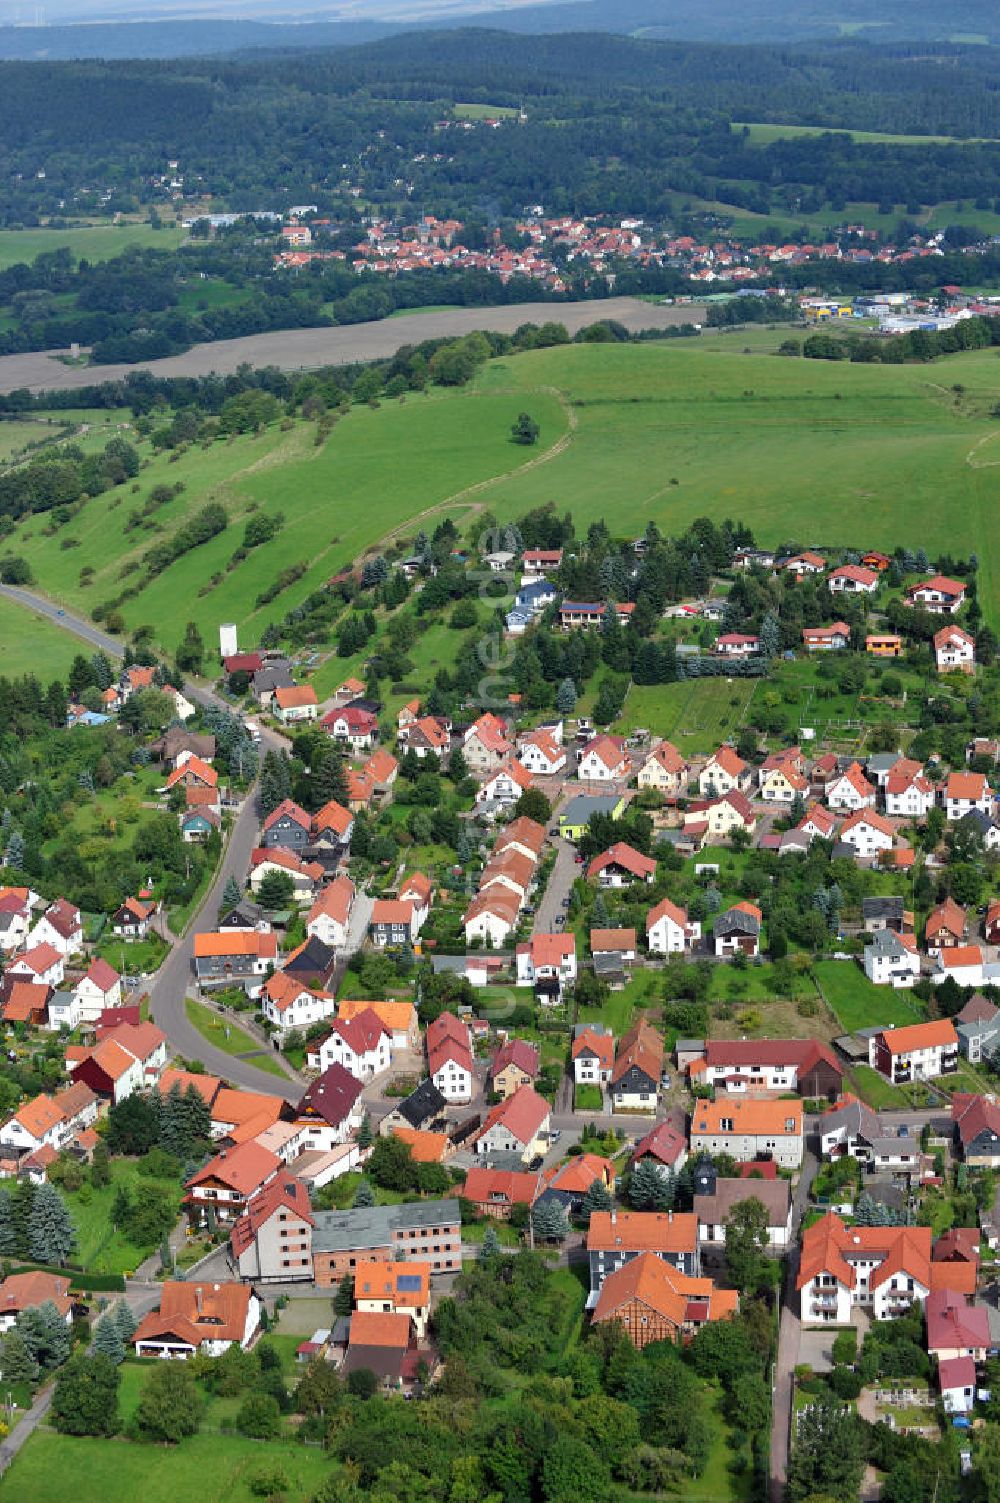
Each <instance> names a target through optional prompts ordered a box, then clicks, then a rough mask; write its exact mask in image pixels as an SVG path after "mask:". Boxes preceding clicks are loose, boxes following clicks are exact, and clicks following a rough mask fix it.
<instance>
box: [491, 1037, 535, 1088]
mask: <svg viewBox="0 0 1000 1503" xmlns="http://www.w3.org/2000/svg"><path fill="white" fill-rule="evenodd" d="M538 1061H539V1053H538V1049H537V1048H536V1047H535V1045H534V1044H529V1043H528V1041H527V1039H508V1040H507V1042H506V1044H501V1045H500V1048H499V1049H498V1050H497V1052H496V1053H495V1054H494V1056H493V1058H492V1060H491V1061H490V1075H491V1076H493V1077H494V1079H495V1078H496V1076H497V1075H499V1074H500V1072H501V1070H506V1068H507V1066H508V1065H513V1066H514V1067H515V1068H516V1069H518V1070H523V1072H524V1074H525V1075H530V1076H531V1077H532V1079H534V1077H535V1076H536V1075H537V1074H538Z"/></svg>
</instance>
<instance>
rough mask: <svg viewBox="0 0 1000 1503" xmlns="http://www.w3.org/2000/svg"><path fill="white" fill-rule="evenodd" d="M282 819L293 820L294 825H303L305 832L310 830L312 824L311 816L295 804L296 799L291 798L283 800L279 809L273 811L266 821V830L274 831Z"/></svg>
mask: <svg viewBox="0 0 1000 1503" xmlns="http://www.w3.org/2000/svg"><path fill="white" fill-rule="evenodd" d="M282 819H290V820H292V821H293V823H294V824H297V825H301V826H302V828H303V830H308V829H309V828H310V824H311V822H310V819H309V815H308V814H307V813H306V811H305V810H304V809H303V807H302V805H301V804H297V803H295V801H294V799H290V798H283V799H282V800H281V803H280V804H279V805H278V806H277V808H276V809H272V811H271V813H270V814H269V815H268V816H267V818H266V819H265V821H264V829H265V830H272V829H273V828H274V826H275V825H276V824H277V823H278V821H279V820H282Z"/></svg>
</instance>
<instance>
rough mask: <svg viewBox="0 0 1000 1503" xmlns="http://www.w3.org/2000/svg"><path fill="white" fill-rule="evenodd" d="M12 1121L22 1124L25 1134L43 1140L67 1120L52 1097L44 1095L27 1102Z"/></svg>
mask: <svg viewBox="0 0 1000 1503" xmlns="http://www.w3.org/2000/svg"><path fill="white" fill-rule="evenodd" d="M10 1120H11V1121H12V1122H20V1124H21V1126H22V1127H23V1128H24V1130H25V1132H29V1133H30V1134H31V1136H32V1137H33V1138H43V1137H44V1136H45V1134H46V1133H47V1132H51V1131H52V1129H53V1128H54V1127H58V1126H59V1124H60V1123H61V1122H62V1121H64V1120H65V1119H64V1113H63V1112H62V1111H61V1110H60V1108H59V1107H58V1106H56V1104H55V1102H54V1101H53V1099H52V1097H51V1096H47V1095H44V1094H43V1095H41V1096H33V1097H32V1099H31V1100H30V1101H26V1102H25V1103H24V1105H23V1106H21V1107H19V1108H18V1110H17V1111H16V1112H15V1113H14V1115H13V1117H12V1118H11V1119H10Z"/></svg>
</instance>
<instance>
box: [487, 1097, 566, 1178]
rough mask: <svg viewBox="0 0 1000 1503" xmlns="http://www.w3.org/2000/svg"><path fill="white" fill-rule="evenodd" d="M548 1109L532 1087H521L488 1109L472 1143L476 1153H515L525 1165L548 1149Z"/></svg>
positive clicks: (550, 1112) (549, 1112) (549, 1110)
mask: <svg viewBox="0 0 1000 1503" xmlns="http://www.w3.org/2000/svg"><path fill="white" fill-rule="evenodd" d="M551 1122H552V1108H551V1106H550V1105H549V1103H548V1102H547V1101H546V1100H545V1097H544V1096H539V1094H538V1092H537V1091H536V1090H535V1088H534V1086H530V1085H525V1086H521V1088H520V1089H519V1090H517V1091H515V1092H514V1094H513V1096H508V1097H507V1099H506V1100H505V1101H501V1102H498V1104H497V1105H496V1106H494V1107H492V1108H491V1110H490V1112H489V1114H488V1115H487V1118H486V1121H485V1122H484V1123H483V1125H482V1127H481V1128H480V1129H479V1131H478V1133H477V1134H476V1136H475V1138H474V1139H473V1147H474V1149H475V1152H476V1153H479V1154H487V1153H516V1154H518V1155H519V1156H520V1158H521V1160H522V1162H523V1163H525V1164H527V1163H528V1162H529V1161H530V1160H531V1159H533V1158H534V1157H535V1156H536V1155H537V1154H539V1153H545V1152H546V1151H547V1150H548V1146H549V1130H550V1126H551Z"/></svg>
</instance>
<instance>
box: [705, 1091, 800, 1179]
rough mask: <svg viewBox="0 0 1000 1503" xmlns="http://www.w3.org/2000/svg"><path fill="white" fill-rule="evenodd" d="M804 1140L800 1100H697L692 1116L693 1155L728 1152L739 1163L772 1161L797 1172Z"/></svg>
mask: <svg viewBox="0 0 1000 1503" xmlns="http://www.w3.org/2000/svg"><path fill="white" fill-rule="evenodd" d="M803 1146H804V1139H803V1116H802V1103H801V1101H769V1100H757V1099H750V1100H745V1101H743V1100H738V1099H737V1100H732V1099H730V1098H728V1097H726V1098H725V1099H723V1100H722V1101H696V1102H695V1104H694V1110H693V1112H692V1116H691V1134H690V1149H691V1153H692V1154H698V1153H706V1154H710V1155H715V1154H719V1153H728V1154H730V1155H731V1156H732V1157H733V1158H734V1159H736V1160H737V1162H738V1163H749V1162H752V1161H753V1160H754V1159H761V1160H767V1159H773V1160H774V1162H775V1163H776V1164H778V1166H779V1167H780V1168H783V1169H798V1168H799V1167H800V1165H801V1163H802V1153H803Z"/></svg>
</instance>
